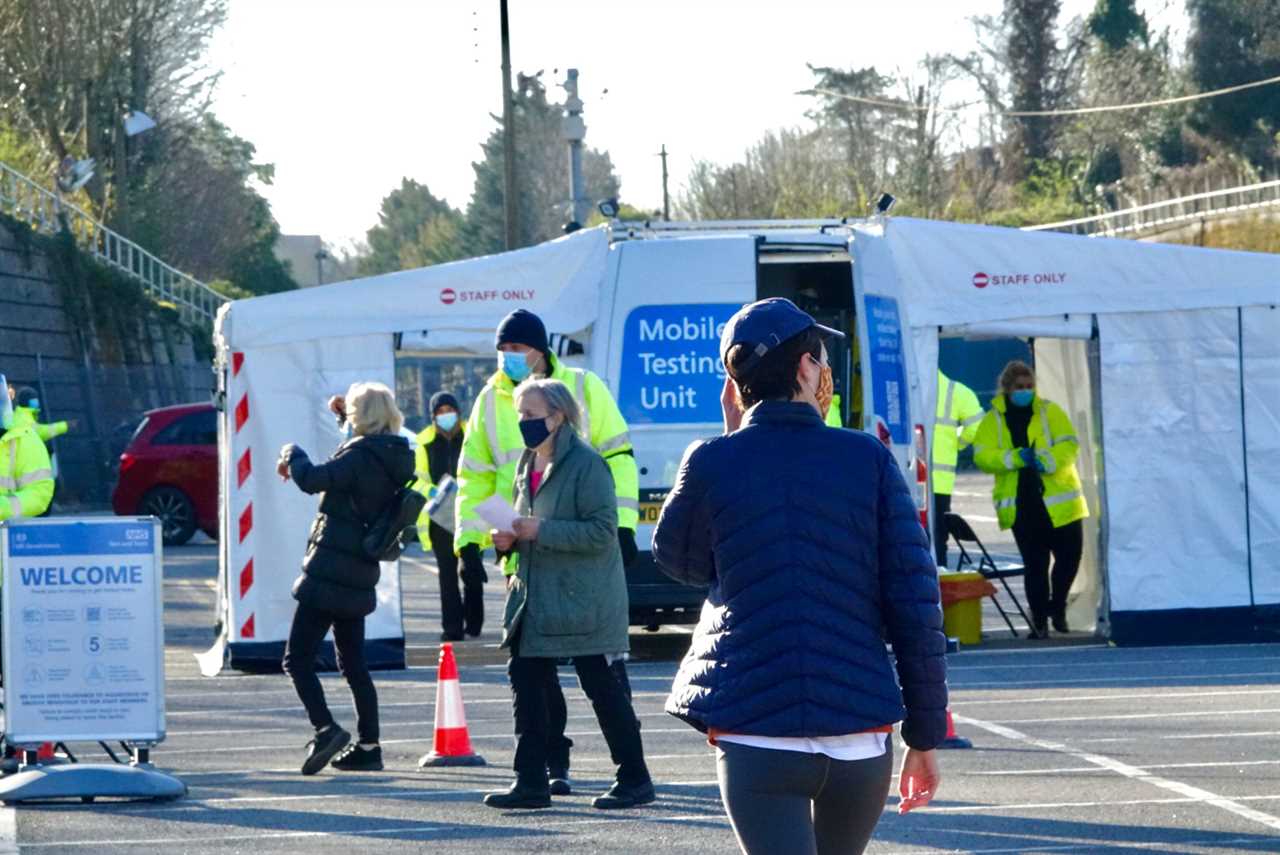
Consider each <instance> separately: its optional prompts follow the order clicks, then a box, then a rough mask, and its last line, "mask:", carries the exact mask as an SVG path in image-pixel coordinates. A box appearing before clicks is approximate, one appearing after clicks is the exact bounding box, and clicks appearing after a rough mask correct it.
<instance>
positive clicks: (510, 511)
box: [476, 496, 520, 531]
mask: <svg viewBox="0 0 1280 855" xmlns="http://www.w3.org/2000/svg"><path fill="white" fill-rule="evenodd" d="M476 513H477V514H479V515H480V519H482V520H484V521H485V522H487V523H488V524H489V525H491V526H492V527H493V528H496V529H497V530H498V531H513V530H514V528H515V526H514V523H515V521H516V519H517V518H518V517H519V516H520V515H519V514H517V513H516V509H515V508H513V507H511V505H510V503H508V502H507V500H506V499H504V498H502V497H501V496H490V497H489V498H487V499H485V500H484V501H483V502H481V503H480V504H478V505H476Z"/></svg>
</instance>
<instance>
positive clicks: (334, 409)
mask: <svg viewBox="0 0 1280 855" xmlns="http://www.w3.org/2000/svg"><path fill="white" fill-rule="evenodd" d="M329 412H331V413H333V414H334V415H335V416H337V417H338V418H339V419H345V418H346V417H347V396H346V395H334V396H333V397H332V398H330V399H329Z"/></svg>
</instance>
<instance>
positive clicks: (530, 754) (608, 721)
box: [484, 380, 654, 810]
mask: <svg viewBox="0 0 1280 855" xmlns="http://www.w3.org/2000/svg"><path fill="white" fill-rule="evenodd" d="M515 403H516V407H517V409H518V410H519V412H520V432H521V434H522V435H523V436H524V442H525V446H526V449H527V450H526V451H525V452H524V455H523V456H522V457H521V458H520V464H519V466H518V467H517V469H516V493H515V497H516V512H517V513H518V514H519V517H518V518H517V519H516V520H515V521H514V522H513V524H512V528H513V529H514V530H513V531H494V532H492V535H493V541H494V545H495V546H496V547H497V548H498V550H499V551H500V552H503V553H508V554H507V558H506V564H505V571H506V574H507V604H506V613H505V616H504V617H503V641H502V646H503V647H506V648H508V649H509V650H510V651H511V662H510V664H509V665H508V666H507V674H508V676H509V677H510V679H511V694H512V697H513V706H514V709H515V729H516V756H515V763H514V767H515V772H516V780H515V783H514V784H512V785H511V788H510V789H509V790H507V791H506V792H501V793H490V794H489V795H488V796H486V797H485V800H484V802H485V804H487V805H489V806H490V807H495V808H539V807H550V806H551V792H550V787H549V782H548V779H547V736H548V732H549V717H548V714H547V702H546V693H547V692H548V691H550V690H551V689H553V688H554V686H555V684H556V660H558V659H564V658H571V659H573V666H574V668H575V669H576V670H577V672H578V681H579V682H580V683H581V684H582V689H583V691H584V692H586V694H587V697H588V698H589V699H590V700H591V706H592V708H593V709H594V710H595V714H596V720H597V721H598V722H599V723H600V729H601V731H603V733H604V738H605V741H606V742H607V743H608V744H609V753H610V755H611V756H612V757H613V758H614V760H615V761H616V762H617V763H618V774H617V780H616V782H615V783H614V785H613V787H612V788H611V789H610V790H609V792H608V793H606V794H605V795H603V796H600V797H599V798H597V799H596V800H595V801H594V802H592V804H593V805H594V806H595V807H597V808H601V809H605V810H608V809H614V808H627V807H634V806H636V805H641V804H647V803H649V802H651V801H653V800H654V792H653V782H652V780H651V779H650V778H649V770H648V768H647V767H646V766H645V762H644V748H643V746H642V744H641V741H640V726H639V723H638V721H637V720H636V717H635V713H634V711H633V710H632V708H631V702H630V701H629V700H628V699H627V695H626V693H625V692H624V690H623V688H622V685H621V684H620V683H619V682H618V681H617V679H616V678H615V677H614V676H613V672H612V671H611V670H610V669H609V662H608V658H607V656H608V655H610V654H616V653H618V652H620V651H625V650H627V649H628V640H627V626H628V607H627V582H626V577H625V576H624V574H623V569H622V552H621V550H620V549H619V547H618V538H617V533H616V532H617V529H618V503H617V495H616V491H615V490H614V487H613V476H612V475H610V474H609V466H608V464H606V463H605V462H604V460H603V458H601V457H600V455H599V454H597V453H596V452H595V451H594V450H592V449H591V447H590V446H588V445H587V444H586V443H584V442H583V441H582V440H581V439H579V437H578V426H579V420H580V411H579V408H578V404H577V402H576V401H575V400H574V398H573V394H572V393H571V392H570V391H569V388H568V387H567V386H565V385H564V384H563V383H561V382H559V381H558V380H529V381H526V382H524V383H522V384H521V385H520V386H519V387H518V388H517V389H516V393H515Z"/></svg>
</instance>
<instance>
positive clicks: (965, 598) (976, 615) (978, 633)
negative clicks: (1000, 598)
mask: <svg viewBox="0 0 1280 855" xmlns="http://www.w3.org/2000/svg"><path fill="white" fill-rule="evenodd" d="M938 583H939V587H941V589H942V628H943V631H944V632H946V635H947V638H954V639H957V640H958V641H959V642H960V643H961V644H981V643H982V598H983V597H985V596H987V595H988V594H990V593H991V592H993V591H994V588H993V587H992V585H991V583H990V582H988V581H987V580H986V579H984V578H983V577H982V574H981V573H942V574H940V575H939V576H938Z"/></svg>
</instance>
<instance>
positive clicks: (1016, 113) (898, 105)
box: [796, 76, 1280, 119]
mask: <svg viewBox="0 0 1280 855" xmlns="http://www.w3.org/2000/svg"><path fill="white" fill-rule="evenodd" d="M1275 83H1280V76H1276V77H1268V78H1267V79H1266V80H1255V81H1253V82H1252V83H1241V84H1239V85H1237V86H1228V87H1226V88H1225V89H1215V90H1213V91H1212V92H1197V93H1196V94H1194V95H1179V96H1178V97H1177V98H1160V99H1157V100H1155V101H1138V102H1135V103H1133V104H1111V105H1108V106H1103V107H1074V108H1071V109H1067V110H1007V111H1004V112H992V113H991V114H990V115H993V116H1001V117H1003V118H1009V119H1014V118H1030V117H1033V116H1081V115H1085V114H1087V113H1114V112H1118V111H1120V110H1144V109H1147V108H1149V107H1166V106H1168V105H1170V104H1185V103H1186V102H1188V101H1200V100H1203V99H1205V98H1217V97H1218V96H1220V95H1230V94H1232V93H1233V92H1243V91H1244V90H1246V89H1256V88H1258V87H1259V86H1271V85H1272V84H1275ZM796 94H797V95H830V96H831V97H833V98H840V99H842V100H845V101H856V102H858V103H859V104H868V105H870V106H873V107H884V108H886V109H893V110H910V111H912V112H920V113H927V112H929V111H931V110H936V111H938V112H940V113H961V112H964V111H965V110H967V109H969V108H970V107H972V106H974V105H975V104H981V103H982V102H981V101H970V102H969V103H967V104H957V105H955V106H953V107H930V106H924V105H919V104H912V103H910V102H908V101H886V100H884V99H881V98H864V97H863V96H861V95H849V94H847V93H845V92H837V91H835V90H834V89H806V90H802V91H800V92H797V93H796Z"/></svg>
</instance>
